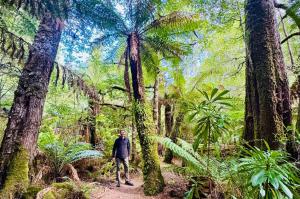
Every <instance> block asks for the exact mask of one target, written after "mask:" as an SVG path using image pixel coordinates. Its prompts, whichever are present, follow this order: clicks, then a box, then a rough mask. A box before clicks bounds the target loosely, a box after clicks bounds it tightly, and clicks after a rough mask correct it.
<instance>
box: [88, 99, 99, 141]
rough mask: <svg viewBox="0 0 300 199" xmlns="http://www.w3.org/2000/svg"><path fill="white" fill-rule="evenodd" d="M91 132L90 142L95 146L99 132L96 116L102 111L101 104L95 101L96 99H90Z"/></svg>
mask: <svg viewBox="0 0 300 199" xmlns="http://www.w3.org/2000/svg"><path fill="white" fill-rule="evenodd" d="M89 108H90V110H89V111H90V113H89V133H90V140H89V142H90V143H91V145H92V146H93V147H95V146H96V144H97V142H98V138H97V132H96V122H97V121H96V117H97V115H98V114H99V112H100V105H99V102H95V101H94V100H92V99H91V100H90V101H89Z"/></svg>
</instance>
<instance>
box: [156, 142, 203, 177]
mask: <svg viewBox="0 0 300 199" xmlns="http://www.w3.org/2000/svg"><path fill="white" fill-rule="evenodd" d="M156 140H157V141H158V142H160V143H161V144H162V145H163V146H165V147H167V148H168V149H170V150H171V151H172V152H173V153H174V154H176V155H177V156H179V157H181V158H182V159H184V160H185V161H186V163H187V164H188V165H189V166H190V167H191V168H192V169H193V170H194V171H195V172H196V173H201V172H203V171H204V169H203V168H204V166H205V163H204V162H203V160H202V159H201V157H200V156H199V154H197V152H195V151H194V149H193V148H192V146H191V145H190V144H189V143H187V142H185V141H184V140H181V139H178V143H179V144H180V145H181V146H180V145H177V144H175V143H174V142H173V141H172V140H171V139H170V138H167V137H165V138H160V137H158V138H156Z"/></svg>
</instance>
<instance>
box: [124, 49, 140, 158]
mask: <svg viewBox="0 0 300 199" xmlns="http://www.w3.org/2000/svg"><path fill="white" fill-rule="evenodd" d="M128 56H129V48H126V52H125V68H124V83H125V88H126V90H127V94H128V102H129V103H132V93H131V87H130V76H129V65H128ZM131 132H132V135H131V143H132V144H131V160H132V162H134V163H135V162H136V160H137V149H136V136H137V134H136V133H137V132H136V127H135V122H134V115H133V116H132V120H131Z"/></svg>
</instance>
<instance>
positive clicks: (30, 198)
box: [22, 186, 42, 199]
mask: <svg viewBox="0 0 300 199" xmlns="http://www.w3.org/2000/svg"><path fill="white" fill-rule="evenodd" d="M41 190H42V187H40V186H30V187H28V189H27V191H26V192H25V193H24V194H23V195H22V198H23V199H35V198H36V195H37V193H38V192H39V191H41Z"/></svg>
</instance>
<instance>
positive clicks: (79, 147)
mask: <svg viewBox="0 0 300 199" xmlns="http://www.w3.org/2000/svg"><path fill="white" fill-rule="evenodd" d="M38 145H39V148H40V149H41V150H42V151H43V152H44V153H45V154H46V155H47V157H48V159H49V160H50V162H51V163H52V166H53V168H54V169H55V173H56V174H59V173H60V171H61V169H62V168H63V167H64V165H66V164H69V163H73V162H76V161H78V160H82V159H85V158H99V157H101V156H102V153H101V152H99V151H96V150H91V145H90V144H87V143H84V142H77V141H76V140H69V141H67V142H64V141H63V140H62V139H61V138H60V137H59V136H58V135H54V134H53V133H51V132H50V133H49V132H47V133H41V134H40V136H39V142H38Z"/></svg>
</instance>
